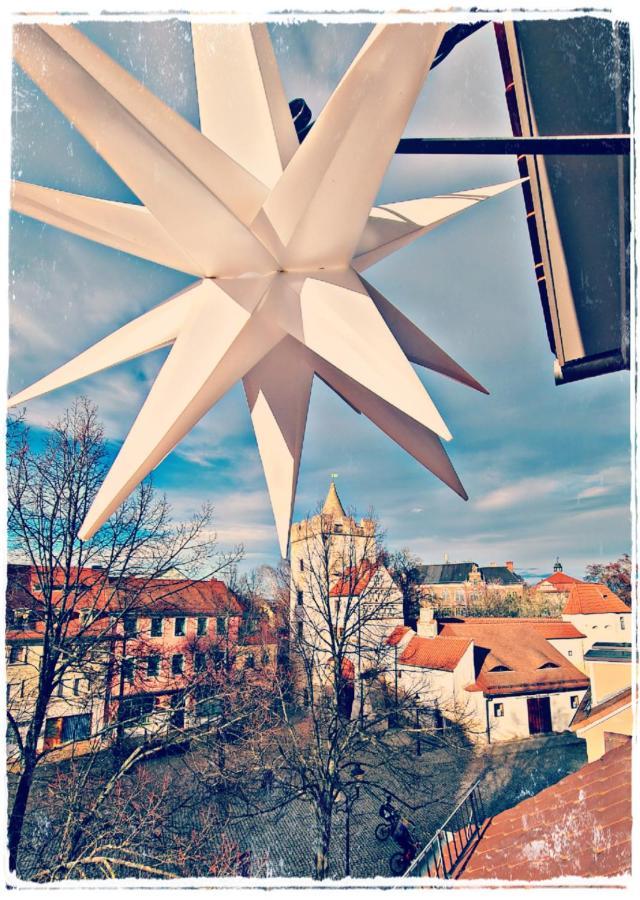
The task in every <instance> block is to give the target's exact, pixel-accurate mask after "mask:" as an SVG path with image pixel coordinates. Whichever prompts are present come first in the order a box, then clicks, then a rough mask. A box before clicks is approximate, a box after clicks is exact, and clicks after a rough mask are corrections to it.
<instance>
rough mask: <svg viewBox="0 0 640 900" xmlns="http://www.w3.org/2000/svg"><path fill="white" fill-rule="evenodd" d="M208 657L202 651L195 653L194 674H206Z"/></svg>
mask: <svg viewBox="0 0 640 900" xmlns="http://www.w3.org/2000/svg"><path fill="white" fill-rule="evenodd" d="M206 661H207V660H206V657H205V655H204V653H201V652H200V651H198V652H196V653H194V655H193V671H194V672H204V670H205V666H206Z"/></svg>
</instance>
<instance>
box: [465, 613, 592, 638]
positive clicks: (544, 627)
mask: <svg viewBox="0 0 640 900" xmlns="http://www.w3.org/2000/svg"><path fill="white" fill-rule="evenodd" d="M478 621H481V622H482V623H483V624H486V625H489V624H491V625H507V626H509V625H513V624H526V625H533V626H535V628H536V629H537V630H538V631H539V633H540V634H541V635H542V636H543V637H545V638H546V639H547V640H552V641H555V640H559V639H561V638H583V637H585V635H584V634H583V633H582V632H581V631H578V629H577V628H576V627H575V625H572V624H571V622H564V621H563V620H562V619H551V618H547V617H543V616H539V617H538V618H535V619H534V618H529V619H527V618H520V617H519V616H518V617H517V618H514V617H505V616H500V617H498V616H482V618H481V619H480V618H479V617H477V616H468V617H464V616H460V617H458V618H457V619H456V620H455V621H454V620H451V624H456V622H458V623H461V622H468V623H470V624H473V623H474V622H478Z"/></svg>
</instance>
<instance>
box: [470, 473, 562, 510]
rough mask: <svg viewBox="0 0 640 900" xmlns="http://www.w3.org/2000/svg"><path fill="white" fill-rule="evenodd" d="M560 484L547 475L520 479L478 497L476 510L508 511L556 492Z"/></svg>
mask: <svg viewBox="0 0 640 900" xmlns="http://www.w3.org/2000/svg"><path fill="white" fill-rule="evenodd" d="M560 485H561V482H560V481H559V480H558V479H556V478H550V477H549V476H547V475H543V476H539V477H535V478H522V479H521V480H520V481H518V482H516V483H515V484H508V485H505V486H504V487H500V488H497V489H496V490H494V491H490V492H489V493H488V494H485V495H484V497H480V499H479V500H477V501H476V503H475V506H476V509H481V510H496V509H509V508H510V507H514V506H519V505H522V504H526V503H529V502H531V501H532V500H537V499H539V498H540V497H546V496H547V495H548V494H551V493H553V492H554V491H556V490H558V488H559V487H560Z"/></svg>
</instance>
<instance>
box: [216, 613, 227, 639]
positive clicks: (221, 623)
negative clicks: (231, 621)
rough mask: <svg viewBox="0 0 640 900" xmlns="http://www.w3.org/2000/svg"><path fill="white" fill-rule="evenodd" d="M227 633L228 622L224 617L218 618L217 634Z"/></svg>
mask: <svg viewBox="0 0 640 900" xmlns="http://www.w3.org/2000/svg"><path fill="white" fill-rule="evenodd" d="M226 633H227V622H226V619H225V617H224V616H218V618H217V619H216V634H218V635H222V634H226Z"/></svg>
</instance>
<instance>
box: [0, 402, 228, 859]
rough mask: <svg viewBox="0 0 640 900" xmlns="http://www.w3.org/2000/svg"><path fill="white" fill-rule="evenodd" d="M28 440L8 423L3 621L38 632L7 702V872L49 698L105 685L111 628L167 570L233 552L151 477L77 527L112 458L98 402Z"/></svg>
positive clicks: (41, 754) (185, 572)
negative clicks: (8, 564)
mask: <svg viewBox="0 0 640 900" xmlns="http://www.w3.org/2000/svg"><path fill="white" fill-rule="evenodd" d="M34 443H35V442H34ZM34 443H32V442H31V441H30V434H29V429H28V428H27V427H26V425H25V423H24V420H23V419H22V418H20V417H19V418H18V419H16V420H13V421H12V422H10V426H9V441H8V457H9V458H8V534H9V549H10V552H11V554H12V556H13V557H14V558H16V559H18V560H20V562H22V563H25V564H26V566H27V568H26V569H21V568H20V567H19V566H18V567H15V568H14V570H13V571H12V572H11V573H10V575H11V577H10V579H9V588H8V591H9V597H8V600H9V602H8V615H9V622H8V627H9V628H10V629H21V628H22V629H24V628H35V629H36V631H37V634H38V641H37V652H36V657H37V660H36V661H34V662H32V664H33V665H34V669H33V671H32V672H31V675H30V677H29V678H28V679H26V681H27V684H28V687H27V690H26V696H25V690H24V688H22V690H21V692H20V693H21V694H22V696H15V697H14V698H11V697H10V698H9V703H8V710H7V715H8V722H9V727H10V729H11V732H12V737H13V740H14V742H15V750H16V768H17V785H16V789H15V792H14V795H13V799H12V804H11V811H10V816H9V828H8V833H9V864H10V868H11V869H12V870H15V869H16V865H17V859H18V850H19V847H20V842H21V838H22V833H23V826H24V820H25V813H26V810H27V804H28V801H29V796H30V793H31V789H32V786H33V783H34V777H35V774H36V770H37V768H38V766H39V765H40V763H41V762H42V761H43V760H45V759H46V757H47V755H48V753H49V748H48V747H47V745H46V741H43V739H44V737H45V735H44V728H45V722H46V719H47V710H48V708H49V706H50V703H51V702H52V699H54V698H55V697H56V696H57V695H58V694H59V693H60V694H61V695H62V694H64V686H65V683H66V682H68V680H69V679H70V678H72V679H73V680H74V683H75V680H76V678H77V679H79V680H82V681H84V682H85V684H86V685H87V686H88V687H87V691H88V693H89V694H90V695H92V696H93V695H95V690H99V689H100V686H101V689H102V690H105V684H106V685H107V687H108V685H109V674H108V667H109V666H111V665H113V658H114V654H113V652H112V649H111V648H112V647H113V642H114V640H116V637H117V635H118V634H119V633H121V632H122V628H121V627H119V626H122V623H123V622H124V621H125V620H126V618H127V616H128V615H130V614H131V613H132V612H135V611H138V610H139V609H140V608H141V605H142V606H144V604H145V602H146V600H145V598H146V597H147V595H148V588H149V585H150V584H151V583H152V582H154V581H155V580H156V579H158V578H160V577H162V576H165V575H167V574H168V573H170V572H172V571H174V570H177V571H179V572H180V573H181V574H182V582H181V583H182V584H183V585H184V584H188V583H190V582H191V581H197V580H199V579H202V578H209V577H211V576H212V575H213V574H215V573H217V572H221V571H224V570H225V568H226V567H228V566H229V565H230V564H231V563H232V562H234V561H235V560H236V559H237V558H238V554H239V552H240V551H238V550H236V551H233V552H232V553H231V554H228V555H225V554H221V553H220V552H219V550H218V548H217V545H216V540H215V533H214V532H213V530H212V527H211V526H212V509H211V508H210V507H209V506H204V507H203V509H202V510H201V511H200V512H199V513H198V514H196V515H195V516H194V517H193V519H192V520H190V521H188V522H186V523H182V524H178V525H173V524H172V522H171V515H170V512H171V511H170V507H169V505H168V503H167V501H166V499H165V498H164V497H159V496H158V495H157V494H156V493H155V491H154V490H153V487H152V486H151V484H150V483H149V482H146V483H143V484H142V485H141V486H140V488H139V489H138V490H137V492H136V493H135V494H133V495H132V496H131V497H130V498H129V499H128V500H126V501H125V502H124V503H123V504H122V505H121V506H120V508H119V509H118V510H117V511H116V512H115V513H114V514H113V515H112V516H111V518H110V519H109V520H108V521H107V522H106V523H105V524H104V525H103V526H102V528H101V529H100V530H99V531H98V532H97V534H96V535H95V536H94V537H93V538H91V539H90V540H86V541H83V540H81V539H80V538H79V536H78V531H79V529H80V527H81V525H82V522H83V520H84V518H85V515H86V513H87V512H88V510H89V507H90V505H91V503H92V501H93V498H94V496H95V494H96V492H97V490H98V487H99V486H100V484H101V482H102V480H103V478H104V476H105V474H106V470H107V464H108V459H107V450H106V445H105V440H104V434H103V429H102V426H101V425H100V423H99V421H98V418H97V411H96V408H95V407H94V406H93V405H92V404H90V403H89V402H88V401H87V400H84V399H81V400H79V401H77V402H76V403H75V404H74V406H73V407H72V408H71V409H70V410H69V411H67V412H66V413H65V415H64V416H63V417H62V418H61V419H60V420H59V421H58V422H56V423H55V424H53V425H52V426H51V429H50V431H49V434H48V436H47V438H46V440H45V442H44V446H43V447H42V449H38V448H35V447H34ZM24 571H27V572H30V573H35V576H36V577H35V578H31V577H26V576H24V574H23V573H24ZM173 589H175V588H173ZM92 686H93V687H92ZM17 693H18V692H16V694H17ZM23 707H24V708H23Z"/></svg>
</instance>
